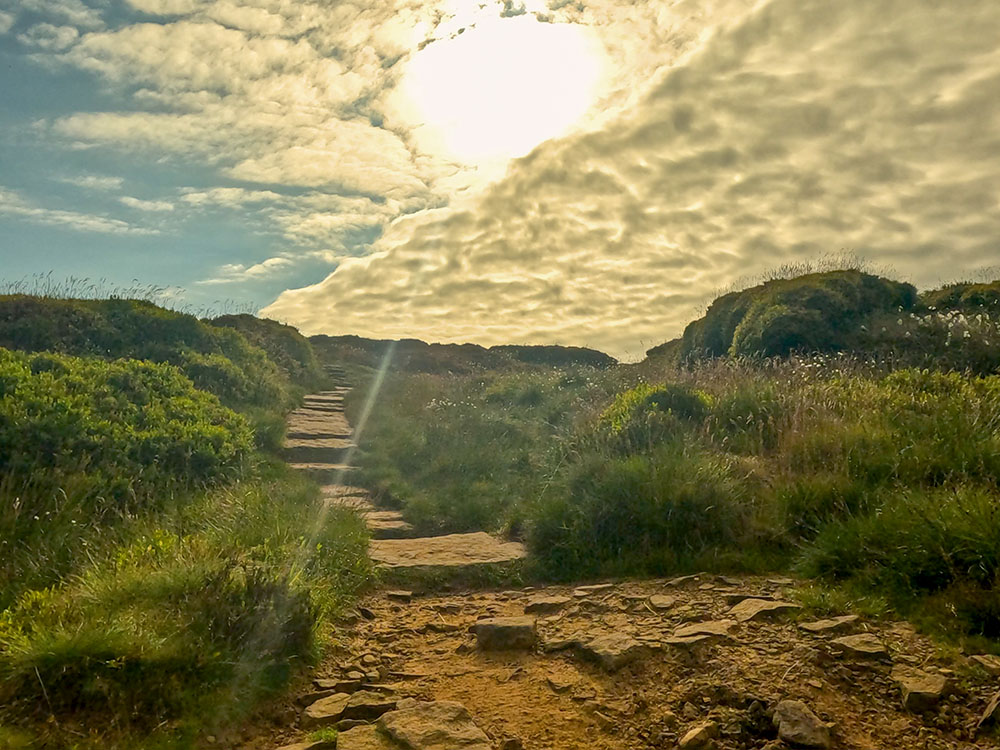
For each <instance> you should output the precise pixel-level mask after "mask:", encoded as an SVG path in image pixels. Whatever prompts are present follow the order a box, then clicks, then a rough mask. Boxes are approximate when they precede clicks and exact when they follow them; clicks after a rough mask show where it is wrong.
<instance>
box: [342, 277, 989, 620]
mask: <svg viewBox="0 0 1000 750" xmlns="http://www.w3.org/2000/svg"><path fill="white" fill-rule="evenodd" d="M847 278H848V282H850V283H854V281H856V280H857V278H858V277H857V276H856V275H850V276H848V277H847ZM872 278H873V279H874V277H872ZM812 281H815V277H814V278H813V279H812V280H810V279H806V280H799V281H798V283H790V284H786V285H785V286H784V287H783V288H784V289H793V290H795V293H796V294H797V295H799V296H800V298H801V297H803V296H804V297H806V298H808V297H809V295H808V294H805V293H804V292H803V289H804V288H805V287H807V286H809V285H810V284H811V283H812ZM841 281H843V278H841V279H840V280H839V281H838V282H837V283H838V284H839V283H840V282H841ZM865 283H866V284H868V283H872V284H875V285H876V286H877V285H879V284H888V285H889V289H890V292H892V294H895V293H896V292H901V293H904V292H905V293H907V294H908V291H907V290H906V288H905V287H892V282H887V281H884V280H880V279H874V281H871V282H865ZM835 286H836V285H835ZM893 290H895V291H893ZM827 291H828V290H827ZM827 291H823V292H822V293H821V294H820V295H819V298H820V299H822V300H827V301H828V297H829V295H828V294H827ZM841 296H842V297H843V295H841ZM893 299H894V300H895V297H893ZM787 302H788V300H787V298H786V299H784V300H783V301H779V304H781V305H784V306H785V307H786V308H787ZM866 304H867V303H866ZM912 304H913V311H912V315H911V314H908V313H902V314H901V313H899V311H898V310H893V311H892V312H891V313H887V312H886V311H885V309H884V308H885V305H882V304H873V305H868V307H867V308H866V309H868V312H867V313H866V314H861V313H858V312H857V310H854V309H849V310H848V311H847V312H846V313H845V319H844V320H841V321H839V322H838V321H834V323H835V325H833V326H832V327H831V328H832V330H834V331H845V332H846V331H850V332H851V334H850V335H851V342H852V347H853V348H854V349H855V350H856V353H855V354H851V355H835V356H831V355H813V356H804V357H791V358H784V359H769V360H761V359H759V358H754V359H751V360H740V359H729V358H723V359H718V360H712V361H706V362H703V363H701V364H696V365H688V366H685V367H680V366H678V365H677V364H676V362H670V361H669V358H654V359H653V360H650V361H648V362H646V363H644V364H643V365H641V366H635V367H622V368H617V369H615V370H610V371H597V370H589V369H578V370H552V369H536V370H533V371H532V370H526V371H524V372H520V373H517V374H506V375H505V374H497V373H493V374H489V375H485V376H484V375H479V376H477V375H465V376H458V375H436V376H435V375H402V374H396V375H390V377H389V379H388V380H387V383H386V385H385V388H384V389H383V392H382V394H381V395H380V398H379V399H378V401H377V402H376V407H375V410H374V412H373V414H372V418H371V422H370V424H369V426H368V429H367V431H366V433H365V435H364V437H363V442H362V446H361V447H362V449H363V456H362V464H363V467H364V470H363V475H362V476H363V479H364V481H365V482H367V483H368V484H369V485H370V486H371V487H373V488H374V489H376V491H378V492H380V493H381V494H382V495H383V497H384V498H385V499H386V500H388V501H390V502H396V503H397V504H400V505H401V506H402V507H403V509H404V512H405V513H406V515H407V516H408V517H409V518H410V519H411V520H413V521H414V522H415V523H417V524H418V525H419V526H421V527H425V528H439V529H445V530H465V529H473V528H487V529H497V530H507V531H510V532H513V533H514V534H515V535H519V536H523V537H525V538H526V539H527V541H528V542H529V544H530V546H531V548H532V550H533V551H534V553H535V557H536V562H537V564H538V570H537V571H536V572H538V573H539V574H541V575H543V576H545V577H549V578H578V577H590V576H598V575H624V574H647V573H670V572H680V571H692V570H696V569H705V568H710V569H715V570H730V571H738V570H754V571H759V570H796V571H798V572H800V573H803V574H806V575H809V576H813V577H816V578H817V579H819V580H821V581H824V582H825V583H826V584H827V585H836V586H839V587H841V590H846V591H853V592H856V593H858V594H859V595H862V594H863V595H864V596H868V597H871V596H875V597H876V598H881V599H882V600H883V601H887V602H888V603H889V604H891V605H892V606H893V607H894V608H896V609H897V610H899V611H904V612H907V613H909V614H910V615H912V616H913V617H915V618H918V619H920V618H926V619H927V621H928V622H929V623H932V624H933V626H934V627H938V628H942V629H945V630H948V631H949V632H950V633H951V635H953V636H959V637H980V636H985V637H988V638H992V639H1000V594H998V592H997V583H998V576H1000V536H998V534H997V529H998V528H1000V525H998V521H1000V518H998V517H997V513H998V511H997V508H998V507H1000V486H998V481H997V477H998V476H1000V376H997V375H995V374H992V373H996V372H997V371H998V366H1000V357H996V358H995V357H994V352H997V351H1000V326H998V321H997V320H996V319H995V318H993V317H991V316H989V315H988V314H985V313H976V315H981V316H982V317H981V318H980V319H978V320H977V319H976V317H975V316H973V315H971V313H959V312H954V311H941V310H930V309H929V308H928V306H927V305H926V304H924V305H920V304H918V303H916V302H914V303H912ZM890 314H891V316H892V318H891V320H885V321H884V322H885V324H886V325H884V326H883V325H882V324H881V321H882V320H883V318H884V317H885V316H887V315H890ZM765 317H766V316H765ZM807 317H809V316H807ZM757 319H759V318H757ZM810 319H811V317H810ZM786 322H787V321H786ZM876 324H877V327H876ZM738 325H739V324H736V325H735V326H734V328H735V327H738ZM793 328H794V327H793ZM883 328H884V329H885V330H882V329H883ZM776 330H788V328H787V326H785V325H784V323H783V324H782V326H780V327H779V328H778V329H776ZM796 330H797V329H796ZM966 331H968V335H966V333H965V332H966ZM768 335H769V332H768V331H763V333H762V335H761V336H760V337H759V338H760V339H761V340H770V339H768ZM824 340H826V339H824ZM866 347H867V348H866ZM671 348H673V349H674V350H676V345H674V347H671ZM759 353H760V352H756V354H759ZM972 361H974V362H975V364H976V366H975V367H973V368H971V369H972V370H973V372H972V373H969V372H967V371H966V370H967V369H969V365H968V363H969V362H972ZM912 363H919V364H921V366H922V367H928V366H931V367H932V369H929V370H923V369H916V368H915V367H912V366H911V364H912ZM975 373H982V375H976V374H975ZM362 396H363V394H358V396H357V399H358V400H359V401H360V398H361V397H362ZM352 408H354V409H357V408H358V405H357V404H355V405H353V406H352ZM956 615H957V616H956Z"/></svg>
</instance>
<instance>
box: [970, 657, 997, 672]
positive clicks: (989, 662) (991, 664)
mask: <svg viewBox="0 0 1000 750" xmlns="http://www.w3.org/2000/svg"><path fill="white" fill-rule="evenodd" d="M971 659H972V661H974V662H976V664H978V665H979V666H981V667H982V668H983V669H985V670H986V671H987V672H989V673H990V674H991V675H993V676H994V677H1000V656H994V655H993V654H976V655H975V656H973V657H971Z"/></svg>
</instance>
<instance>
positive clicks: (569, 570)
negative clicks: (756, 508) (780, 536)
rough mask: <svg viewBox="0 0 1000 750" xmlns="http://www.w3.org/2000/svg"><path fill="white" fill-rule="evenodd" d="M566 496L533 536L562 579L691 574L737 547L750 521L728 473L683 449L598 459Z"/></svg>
mask: <svg viewBox="0 0 1000 750" xmlns="http://www.w3.org/2000/svg"><path fill="white" fill-rule="evenodd" d="M565 493H566V494H565V495H561V496H558V495H557V497H556V498H555V499H552V500H543V501H541V502H540V504H539V507H538V508H537V510H536V515H535V517H534V520H533V523H532V526H531V530H530V534H529V537H528V539H529V543H530V545H531V548H532V551H533V552H534V553H535V554H536V555H538V556H539V557H540V558H541V559H542V560H543V561H544V566H545V569H546V571H547V572H548V573H549V574H550V575H555V576H558V577H567V576H581V575H582V576H594V575H608V574H623V573H629V574H634V573H660V574H662V573H666V572H672V571H677V570H685V569H690V568H691V567H692V566H694V565H696V564H699V563H704V562H705V561H706V559H707V558H708V557H711V556H712V555H713V553H714V552H716V551H718V550H720V549H724V548H726V547H728V546H731V545H734V544H736V542H737V539H738V538H739V537H740V535H741V533H742V530H743V529H744V528H745V527H746V523H747V520H748V514H747V512H746V509H745V508H744V507H743V503H742V493H741V490H740V487H739V484H738V483H737V482H735V481H733V480H732V478H731V477H730V476H729V473H728V470H727V467H726V466H725V465H724V464H722V463H721V462H719V461H718V460H717V459H715V458H713V457H711V456H708V455H704V454H699V453H697V452H694V451H692V450H685V449H684V446H683V445H681V444H673V445H668V446H663V447H661V448H660V449H659V450H658V451H656V452H655V453H654V454H653V455H650V456H630V457H627V458H618V459H611V460H608V459H607V458H605V457H602V456H591V457H589V459H588V460H586V461H585V462H583V463H582V464H581V465H579V466H577V467H575V469H574V470H573V472H572V473H571V475H570V477H569V478H568V481H567V485H566V488H565Z"/></svg>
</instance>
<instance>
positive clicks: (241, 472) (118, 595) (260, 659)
mask: <svg viewBox="0 0 1000 750" xmlns="http://www.w3.org/2000/svg"><path fill="white" fill-rule="evenodd" d="M0 311H3V314H2V315H0V338H3V340H4V341H5V342H7V343H18V344H21V345H23V346H25V348H27V349H31V350H38V349H44V348H45V347H47V346H51V347H52V348H54V349H57V350H60V351H66V350H71V351H75V352H79V353H83V354H89V355H92V356H84V357H71V356H67V355H60V354H50V353H40V354H22V353H17V352H7V351H4V350H3V349H0V457H2V459H0V460H2V462H3V463H2V465H0V469H3V471H4V476H5V479H4V481H3V482H2V483H0V499H2V500H3V509H4V512H3V514H2V515H0V525H2V531H3V533H2V535H0V538H2V539H3V543H4V550H3V552H4V558H3V567H2V570H3V579H2V581H0V589H2V590H0V606H5V607H6V609H4V610H3V611H0V706H2V707H3V708H2V709H0V746H12V747H19V746H25V747H27V746H31V747H70V746H72V747H80V748H85V747H86V748H90V747H102V748H107V747H114V748H117V747H120V748H138V747H147V746H148V747H177V748H180V747H190V746H192V744H193V743H194V741H195V737H196V736H197V735H198V734H199V732H201V731H208V730H211V731H213V732H215V733H216V734H217V735H221V736H225V732H226V731H227V727H228V726H232V725H233V724H234V723H235V722H236V721H237V720H238V719H240V718H242V717H245V716H246V715H247V712H248V711H251V710H253V707H254V706H255V705H258V704H259V701H260V699H261V698H262V697H266V696H267V695H268V694H270V692H271V691H273V690H275V689H277V688H278V687H280V685H281V684H283V683H284V681H286V680H287V679H288V677H289V675H290V674H291V673H292V672H293V671H294V667H295V665H296V664H297V663H302V662H303V661H308V660H309V659H310V658H312V656H313V655H314V653H315V648H316V646H315V644H316V643H317V640H316V638H315V636H316V634H317V632H319V631H323V632H326V631H328V630H329V629H330V627H331V625H330V624H331V623H332V622H333V620H334V619H335V617H336V616H337V615H338V613H339V612H341V611H342V610H343V609H344V607H345V606H346V605H347V604H349V603H350V602H351V601H352V600H353V597H354V596H355V595H356V594H357V592H358V591H359V590H360V589H361V588H363V587H364V586H366V585H368V582H369V581H370V577H371V570H370V566H369V562H368V560H367V557H366V555H365V549H366V545H367V536H366V532H365V530H364V528H363V526H362V525H361V524H360V522H359V521H358V520H357V519H356V518H355V517H354V516H352V515H350V514H345V513H331V512H329V511H327V510H325V509H324V506H323V504H322V502H321V500H320V499H319V498H318V496H317V491H316V488H315V486H314V485H312V484H311V483H309V482H307V481H305V480H303V479H301V478H298V477H295V476H292V475H291V474H290V473H289V472H288V470H287V469H285V468H284V466H283V465H282V464H280V462H276V461H274V460H273V459H269V458H267V457H266V456H264V455H262V454H259V453H257V452H256V450H255V449H254V442H256V443H257V444H268V443H270V444H275V443H276V442H280V435H281V428H282V418H283V413H284V411H285V410H286V409H287V408H289V407H290V405H291V403H292V398H291V397H292V396H294V393H295V392H296V389H297V388H299V387H300V386H302V385H304V384H305V383H306V382H307V381H308V379H309V378H312V377H313V376H314V375H315V374H316V365H315V358H314V356H310V355H311V350H310V349H309V348H308V344H306V347H302V346H301V343H302V342H303V341H305V340H304V339H302V338H301V337H297V338H296V336H297V334H294V333H292V332H290V331H288V330H285V328H284V327H281V326H270V325H268V324H267V323H262V324H261V325H260V326H256V327H254V325H253V324H247V323H246V322H245V321H243V322H241V326H240V327H241V328H243V329H245V330H248V331H251V332H252V334H253V335H254V336H255V343H256V344H258V346H252V345H251V344H250V343H249V342H248V341H247V340H246V338H245V337H244V335H243V334H241V333H239V332H237V331H235V330H231V329H228V328H216V327H213V326H209V325H206V324H204V323H202V322H200V321H197V320H195V319H194V318H192V317H191V316H184V315H179V314H176V313H172V312H170V311H166V310H162V309H160V308H156V307H155V306H153V305H150V304H148V303H144V302H131V301H121V300H112V301H103V302H94V301H87V302H81V301H79V300H52V299H37V298H25V297H17V298H6V299H4V300H2V301H0ZM22 313H23V315H22ZM265 351H271V352H280V353H281V355H280V356H278V355H276V356H278V358H279V360H281V361H280V363H276V362H273V361H271V359H269V358H268V356H267V354H265ZM93 355H99V356H93ZM116 356H133V357H146V358H149V359H152V360H156V361H158V362H163V361H165V362H171V361H176V362H178V363H179V369H178V368H177V367H174V366H172V365H169V364H154V363H153V362H149V361H135V360H119V359H115V357H116ZM199 358H208V361H209V363H210V364H211V367H210V368H209V370H210V371H212V372H218V371H221V372H224V373H228V375H227V377H226V378H210V379H209V380H208V381H207V382H208V385H210V386H211V387H210V388H206V390H200V389H196V388H195V387H194V386H193V385H192V382H191V380H189V379H188V378H187V377H185V375H188V376H190V375H192V374H197V373H200V374H202V375H204V374H205V373H204V371H202V370H199V369H198V366H200V365H198V363H201V364H204V363H205V360H204V359H199ZM192 363H195V365H198V366H196V367H195V369H194V370H192V369H191V368H192ZM293 371H297V372H298V373H299V375H301V376H302V377H298V376H297V377H296V380H297V381H298V382H297V383H295V382H292V380H291V375H292V372H293ZM247 383H256V384H257V385H258V386H260V387H259V388H256V390H254V389H251V390H250V391H248V390H247V389H246V388H245V386H246V384H247ZM199 384H200V385H202V386H203V387H204V386H206V382H205V381H202V382H200V383H199ZM208 391H214V392H213V393H210V392H208ZM248 393H253V394H254V395H253V396H252V397H250V398H247V394H248ZM268 394H270V396H275V400H274V401H269V400H268V399H269V398H270V396H269V395H268ZM226 404H228V405H230V406H235V407H236V408H237V409H239V410H240V411H242V412H243V415H240V414H237V413H234V412H233V411H232V410H230V408H228V407H227V406H226ZM262 413H263V414H265V415H266V417H267V420H268V422H265V424H264V428H265V429H269V430H273V432H272V434H271V435H269V436H268V437H267V439H266V440H261V434H260V433H261V429H262V428H261V419H260V415H261V414H262ZM246 416H250V419H249V420H248V419H247V418H246ZM269 423H271V424H276V425H277V428H276V429H274V428H273V427H271V426H270V424H269ZM50 715H51V716H54V717H55V719H54V720H51V719H49V716H50Z"/></svg>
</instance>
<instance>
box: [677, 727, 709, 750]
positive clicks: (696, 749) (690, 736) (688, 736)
mask: <svg viewBox="0 0 1000 750" xmlns="http://www.w3.org/2000/svg"><path fill="white" fill-rule="evenodd" d="M718 736H719V727H718V725H717V724H716V723H715V722H714V721H706V722H703V723H701V724H698V725H697V726H695V727H692V728H691V729H689V730H688V731H687V732H685V733H684V736H683V737H681V741H680V742H678V743H677V747H679V748H681V750H709V748H713V747H715V738H716V737H718Z"/></svg>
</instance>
